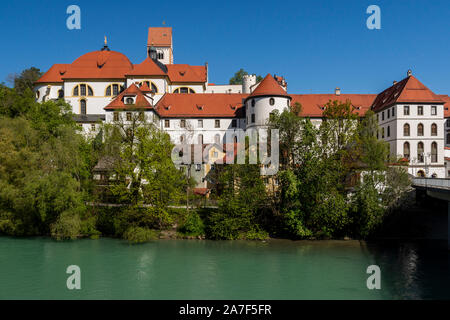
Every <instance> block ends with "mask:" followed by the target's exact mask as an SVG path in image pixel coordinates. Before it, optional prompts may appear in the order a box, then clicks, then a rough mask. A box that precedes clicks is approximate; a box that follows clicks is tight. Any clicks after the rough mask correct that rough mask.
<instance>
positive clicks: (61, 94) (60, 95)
mask: <svg viewBox="0 0 450 320" xmlns="http://www.w3.org/2000/svg"><path fill="white" fill-rule="evenodd" d="M62 98H64V90H63V89H59V90H58V99H62Z"/></svg>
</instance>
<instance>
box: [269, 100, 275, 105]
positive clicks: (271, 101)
mask: <svg viewBox="0 0 450 320" xmlns="http://www.w3.org/2000/svg"><path fill="white" fill-rule="evenodd" d="M269 104H270V105H271V106H273V105H274V104H275V99H274V98H270V100H269Z"/></svg>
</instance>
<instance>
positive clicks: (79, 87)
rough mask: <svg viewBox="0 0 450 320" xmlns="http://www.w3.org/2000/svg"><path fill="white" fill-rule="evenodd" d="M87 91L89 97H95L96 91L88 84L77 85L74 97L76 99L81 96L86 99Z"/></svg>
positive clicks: (73, 93)
mask: <svg viewBox="0 0 450 320" xmlns="http://www.w3.org/2000/svg"><path fill="white" fill-rule="evenodd" d="M86 90H87V95H88V96H93V95H94V91H93V90H92V88H91V86H89V85H87V84H79V85H76V86H75V87H74V88H73V92H72V95H73V96H74V97H78V96H79V95H80V96H82V97H85V96H86Z"/></svg>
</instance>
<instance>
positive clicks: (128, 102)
mask: <svg viewBox="0 0 450 320" xmlns="http://www.w3.org/2000/svg"><path fill="white" fill-rule="evenodd" d="M133 103H134V100H133V98H130V97H128V98H126V99H125V104H133Z"/></svg>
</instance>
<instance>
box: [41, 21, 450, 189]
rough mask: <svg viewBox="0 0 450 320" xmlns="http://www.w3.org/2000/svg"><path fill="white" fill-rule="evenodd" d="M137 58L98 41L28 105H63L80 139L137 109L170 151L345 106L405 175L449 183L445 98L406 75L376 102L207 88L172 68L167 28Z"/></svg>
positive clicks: (53, 71)
mask: <svg viewBox="0 0 450 320" xmlns="http://www.w3.org/2000/svg"><path fill="white" fill-rule="evenodd" d="M145 56H146V57H145V59H144V60H143V61H142V62H141V63H138V64H133V63H131V62H130V60H129V59H128V58H127V57H126V56H125V55H124V54H122V53H120V52H116V51H112V50H110V49H109V47H108V46H107V44H106V39H105V45H104V47H103V48H102V49H101V50H99V51H93V52H89V53H86V54H84V55H82V56H81V57H79V58H78V59H76V60H75V61H73V62H72V63H70V64H54V65H53V66H52V67H51V68H50V69H49V70H48V71H47V72H46V73H45V74H44V75H43V76H42V77H41V78H40V79H39V80H38V81H37V82H36V84H35V92H36V98H37V100H38V101H40V102H42V101H46V100H48V99H64V100H65V101H66V102H68V103H69V104H70V105H72V107H73V113H74V114H76V120H77V122H78V123H80V124H81V125H82V126H83V129H84V131H85V133H86V134H95V133H96V132H97V130H98V128H99V124H100V123H101V122H103V121H106V122H110V121H114V120H117V119H118V118H119V117H121V118H122V119H125V118H129V117H131V115H132V112H131V110H136V108H139V110H141V111H140V112H144V113H145V115H146V117H147V119H149V120H151V121H153V122H154V123H155V124H156V125H158V126H159V127H160V128H161V129H163V130H165V131H167V132H168V133H169V134H170V136H171V139H172V140H173V142H174V143H176V144H179V143H190V144H210V143H216V144H222V143H225V141H224V135H225V132H226V131H227V130H237V129H242V130H246V129H248V128H258V127H262V126H264V125H265V124H266V122H267V120H268V118H269V115H270V113H271V112H273V111H274V110H279V111H282V110H284V109H285V108H290V106H291V105H293V104H295V103H300V104H301V105H302V116H305V117H309V118H310V119H311V120H312V122H313V123H315V124H316V125H318V124H320V122H321V121H322V117H323V116H322V113H323V106H324V105H325V104H326V103H327V102H328V101H330V100H338V101H342V102H345V101H346V100H350V101H351V103H352V106H353V108H354V112H355V113H357V114H358V115H359V116H364V114H365V112H366V111H367V110H369V109H372V110H373V111H374V112H375V113H376V116H377V119H378V122H379V125H380V128H381V132H380V135H379V139H384V140H385V141H387V142H388V143H389V146H390V153H391V155H393V156H397V157H400V158H406V159H408V160H409V168H408V170H409V173H410V174H412V175H414V176H428V177H431V176H433V177H438V178H445V177H450V110H449V107H450V97H449V96H448V95H437V94H435V93H433V92H432V91H431V90H430V89H428V88H427V87H426V86H424V85H423V84H422V83H421V82H420V81H419V80H418V79H417V78H415V77H414V76H413V75H412V73H411V71H408V73H407V76H406V78H405V79H403V80H401V81H399V82H394V84H393V85H392V86H391V87H389V88H387V89H386V90H384V91H383V92H381V93H380V94H378V95H376V94H341V92H340V89H339V88H336V90H335V92H334V93H333V94H292V93H289V94H288V92H287V83H286V81H285V80H284V79H283V78H282V77H277V76H272V75H270V74H268V75H267V76H266V77H265V78H264V79H263V80H262V81H261V82H260V83H257V81H256V76H255V75H247V76H244V79H243V84H242V85H215V84H213V83H209V82H208V64H207V63H205V65H201V66H192V65H188V64H174V55H173V43H172V28H170V27H157V28H153V27H151V28H149V30H148V40H147V52H146V55H145ZM199 170H200V169H199ZM203 174H204V173H203ZM205 186H206V184H205Z"/></svg>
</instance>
